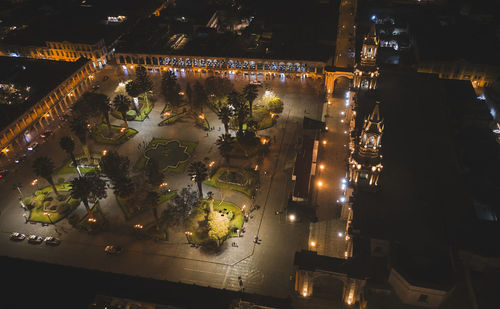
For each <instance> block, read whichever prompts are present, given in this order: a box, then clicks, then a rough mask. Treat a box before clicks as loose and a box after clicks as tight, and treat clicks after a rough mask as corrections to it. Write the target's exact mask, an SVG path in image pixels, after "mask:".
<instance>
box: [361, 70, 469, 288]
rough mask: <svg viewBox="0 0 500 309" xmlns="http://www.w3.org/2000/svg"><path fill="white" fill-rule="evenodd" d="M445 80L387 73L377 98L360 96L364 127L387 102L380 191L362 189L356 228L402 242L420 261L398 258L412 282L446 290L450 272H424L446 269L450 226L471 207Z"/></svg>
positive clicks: (368, 234) (407, 72) (364, 233)
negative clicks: (377, 103)
mask: <svg viewBox="0 0 500 309" xmlns="http://www.w3.org/2000/svg"><path fill="white" fill-rule="evenodd" d="M444 82H445V81H444V80H440V79H438V78H437V76H436V75H431V74H420V73H416V72H414V71H412V70H407V69H398V68H382V69H381V75H380V77H379V80H378V82H377V90H376V92H362V93H360V95H359V96H358V98H357V102H358V117H357V119H358V120H359V121H362V120H363V119H364V118H365V116H366V115H368V113H369V112H370V111H371V110H372V108H373V106H374V104H375V100H380V102H381V103H380V110H381V116H382V117H383V118H384V123H385V129H384V133H383V136H382V149H381V151H382V154H383V158H382V164H383V166H384V168H383V171H382V174H381V176H380V180H379V188H378V191H376V192H368V191H359V190H357V191H356V194H355V201H354V205H353V210H354V218H353V223H352V228H353V229H359V230H360V232H361V236H362V237H368V238H379V239H386V240H389V241H391V242H392V243H398V244H399V245H400V246H401V248H402V249H401V250H398V251H397V252H399V253H401V252H409V253H408V256H411V257H414V258H415V259H417V258H418V262H419V263H416V262H415V263H410V262H408V263H403V261H407V260H408V259H405V258H399V259H398V260H399V261H400V262H399V263H398V264H397V265H399V267H400V270H399V271H400V272H404V273H406V274H408V275H409V277H408V278H407V280H408V281H412V280H413V281H414V282H431V283H435V284H438V283H440V284H445V285H446V284H447V283H448V282H449V276H447V274H448V273H447V272H445V273H441V272H428V271H422V270H423V269H426V268H427V269H434V268H436V269H448V267H449V252H448V250H447V248H448V246H449V245H450V243H449V238H450V235H449V226H448V225H453V224H456V221H457V220H455V219H456V218H457V216H458V214H457V208H458V209H467V208H468V207H469V206H470V203H469V200H468V196H467V194H465V193H464V191H463V183H462V181H461V175H460V172H459V170H458V167H457V163H456V162H457V160H456V151H455V148H454V144H453V140H452V136H451V135H450V122H449V121H448V119H447V113H448V107H447V105H446V103H445V101H444V96H445V95H444V89H443V83H444ZM464 99H467V98H464ZM358 128H359V123H358ZM398 256H400V257H402V256H403V254H398Z"/></svg>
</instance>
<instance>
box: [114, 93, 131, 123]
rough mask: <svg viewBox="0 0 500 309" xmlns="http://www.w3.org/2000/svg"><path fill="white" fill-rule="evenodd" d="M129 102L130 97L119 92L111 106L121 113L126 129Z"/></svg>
mask: <svg viewBox="0 0 500 309" xmlns="http://www.w3.org/2000/svg"><path fill="white" fill-rule="evenodd" d="M130 103H131V101H130V99H129V98H128V97H127V96H124V95H123V94H119V95H117V96H116V97H115V98H114V99H113V107H114V108H115V109H116V110H117V111H118V112H119V113H120V114H121V115H122V118H123V122H124V124H125V128H126V129H128V122H127V112H128V111H129V109H130Z"/></svg>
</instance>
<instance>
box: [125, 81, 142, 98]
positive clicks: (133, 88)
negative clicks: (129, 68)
mask: <svg viewBox="0 0 500 309" xmlns="http://www.w3.org/2000/svg"><path fill="white" fill-rule="evenodd" d="M125 90H126V91H127V94H128V95H129V96H131V97H132V98H137V97H138V96H139V95H140V94H141V93H142V92H141V89H140V86H139V84H137V82H136V81H135V80H131V81H129V82H128V83H127V84H126V85H125Z"/></svg>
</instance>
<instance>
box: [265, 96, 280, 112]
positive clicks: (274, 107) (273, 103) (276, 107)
mask: <svg viewBox="0 0 500 309" xmlns="http://www.w3.org/2000/svg"><path fill="white" fill-rule="evenodd" d="M267 106H268V108H269V111H270V112H271V113H274V114H281V113H282V112H283V101H281V99H280V98H273V99H271V100H269V102H268V104H267Z"/></svg>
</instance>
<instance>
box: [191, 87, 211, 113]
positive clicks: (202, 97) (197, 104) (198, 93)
mask: <svg viewBox="0 0 500 309" xmlns="http://www.w3.org/2000/svg"><path fill="white" fill-rule="evenodd" d="M207 102H208V96H207V93H206V92H205V88H203V86H202V85H201V83H200V82H196V83H195V84H194V89H193V98H192V101H191V104H192V106H193V107H194V108H195V109H198V110H199V111H200V112H203V105H205V104H207Z"/></svg>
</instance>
